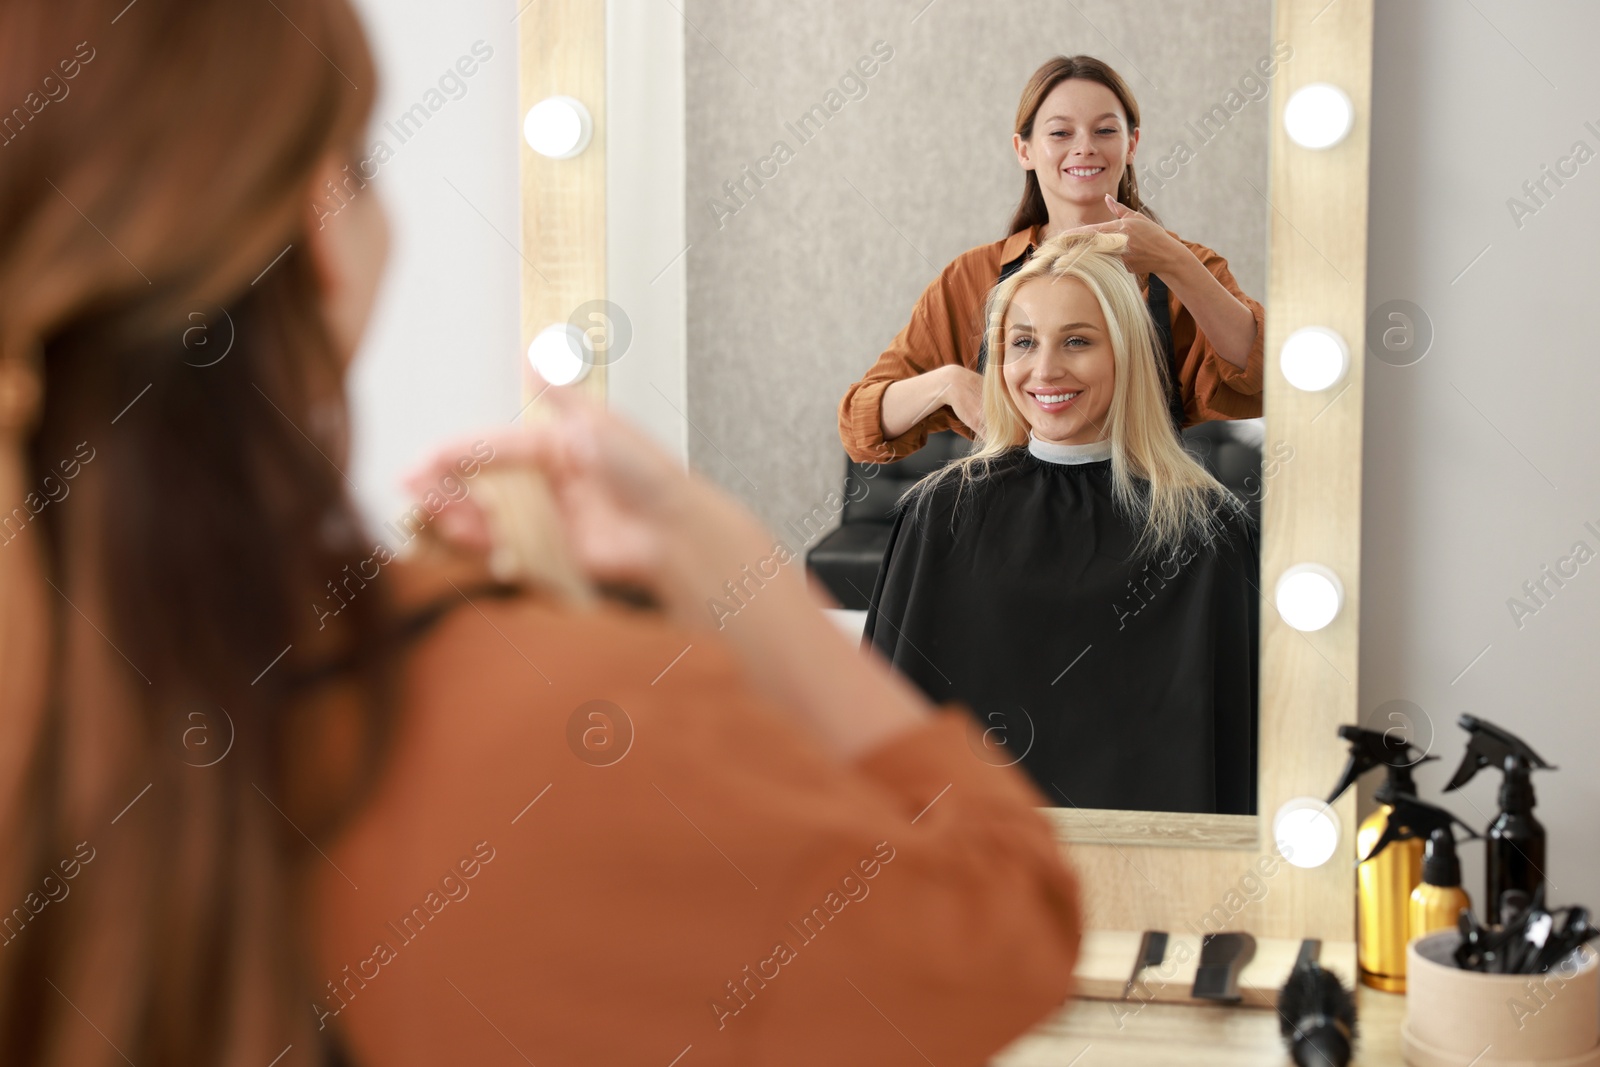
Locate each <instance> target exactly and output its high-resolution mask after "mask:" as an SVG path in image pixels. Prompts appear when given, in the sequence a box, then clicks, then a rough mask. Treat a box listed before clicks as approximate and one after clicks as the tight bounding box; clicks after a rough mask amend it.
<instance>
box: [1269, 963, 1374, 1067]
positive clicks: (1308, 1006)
mask: <svg viewBox="0 0 1600 1067" xmlns="http://www.w3.org/2000/svg"><path fill="white" fill-rule="evenodd" d="M1278 1016H1279V1018H1278V1028H1279V1029H1280V1030H1282V1031H1283V1039H1284V1041H1285V1042H1287V1043H1288V1045H1289V1055H1290V1056H1291V1057H1292V1058H1293V1059H1294V1062H1295V1063H1297V1064H1299V1065H1300V1067H1345V1065H1346V1064H1348V1063H1349V1062H1350V1055H1351V1050H1352V1048H1353V1047H1354V1045H1355V1040H1356V1005H1355V1000H1354V999H1352V998H1351V996H1350V991H1349V990H1347V989H1345V987H1344V985H1343V983H1341V982H1340V981H1339V978H1338V976H1337V975H1335V974H1334V973H1333V972H1332V971H1329V970H1326V969H1325V968H1323V967H1322V966H1321V965H1319V964H1318V963H1317V962H1316V960H1314V959H1308V958H1306V956H1305V954H1304V953H1302V955H1301V959H1300V962H1298V963H1297V964H1296V965H1295V968H1294V970H1293V971H1292V972H1291V973H1290V975H1289V980H1288V981H1287V982H1285V983H1284V984H1283V989H1282V990H1280V991H1279V993H1278Z"/></svg>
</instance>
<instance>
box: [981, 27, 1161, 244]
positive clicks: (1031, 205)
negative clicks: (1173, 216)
mask: <svg viewBox="0 0 1600 1067" xmlns="http://www.w3.org/2000/svg"><path fill="white" fill-rule="evenodd" d="M1072 78H1082V79H1084V80H1085V81H1092V82H1099V83H1100V84H1101V85H1104V86H1105V87H1106V88H1107V89H1110V90H1111V92H1112V93H1113V95H1115V96H1116V98H1117V102H1118V103H1119V104H1121V105H1122V111H1123V114H1125V115H1127V116H1128V128H1129V130H1130V131H1131V130H1137V129H1138V128H1139V102H1138V101H1137V100H1135V99H1134V98H1133V90H1131V89H1129V88H1128V83H1127V82H1125V81H1123V80H1122V75H1120V74H1118V73H1117V72H1116V71H1115V70H1112V69H1111V67H1110V66H1108V65H1107V64H1105V63H1103V62H1101V61H1100V60H1098V59H1096V58H1095V57H1094V56H1056V57H1054V58H1053V59H1050V60H1047V61H1046V62H1045V64H1044V65H1043V66H1041V67H1040V68H1039V69H1038V70H1036V71H1034V72H1033V76H1032V77H1031V78H1029V79H1028V84H1027V85H1026V86H1024V87H1023V90H1022V99H1021V100H1020V101H1018V103H1017V125H1016V132H1017V134H1018V135H1019V136H1021V137H1022V139H1023V140H1024V141H1026V140H1029V139H1031V138H1032V137H1033V120H1034V119H1035V118H1037V117H1038V115H1039V109H1040V108H1041V107H1043V106H1044V100H1045V97H1047V96H1049V95H1050V93H1051V92H1052V91H1053V90H1054V89H1055V87H1056V86H1058V85H1060V84H1061V83H1062V82H1064V81H1067V80H1069V79H1072ZM1117 200H1118V201H1120V202H1121V203H1123V204H1126V205H1127V206H1128V207H1130V208H1132V209H1133V210H1135V211H1138V212H1142V213H1143V214H1145V215H1148V216H1149V217H1150V218H1151V219H1153V220H1155V221H1156V222H1158V223H1159V222H1160V221H1161V219H1160V217H1159V216H1158V215H1157V214H1156V213H1155V211H1154V210H1152V209H1151V208H1150V207H1149V206H1148V205H1146V204H1145V202H1144V201H1143V200H1141V199H1139V179H1138V178H1137V177H1136V176H1135V175H1134V173H1133V168H1132V167H1131V166H1130V167H1126V168H1124V169H1123V171H1122V180H1121V181H1120V182H1118V183H1117ZM1049 221H1050V211H1049V209H1048V208H1046V207H1045V203H1044V193H1043V192H1041V191H1040V189H1039V175H1038V173H1037V172H1035V171H1031V170H1030V171H1024V172H1023V182H1022V200H1021V202H1019V203H1018V204H1017V210H1016V212H1015V213H1014V214H1012V216H1011V228H1010V229H1009V230H1007V231H1006V232H1007V233H1008V234H1012V233H1017V232H1018V231H1020V230H1026V229H1030V228H1032V227H1034V226H1042V225H1044V224H1045V223H1047V222H1049Z"/></svg>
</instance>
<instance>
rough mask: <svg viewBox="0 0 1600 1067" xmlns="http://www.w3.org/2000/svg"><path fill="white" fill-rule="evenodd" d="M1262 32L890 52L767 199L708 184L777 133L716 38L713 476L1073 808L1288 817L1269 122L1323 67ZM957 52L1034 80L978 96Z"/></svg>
mask: <svg viewBox="0 0 1600 1067" xmlns="http://www.w3.org/2000/svg"><path fill="white" fill-rule="evenodd" d="M811 6H816V5H811ZM953 6H955V7H958V8H959V5H953ZM1022 6H1024V7H1031V6H1032V5H1022ZM1154 6H1155V7H1163V9H1165V7H1171V8H1172V12H1173V13H1174V14H1175V15H1176V13H1177V12H1178V8H1177V7H1176V6H1175V5H1165V7H1164V6H1163V5H1159V4H1158V5H1154ZM1238 6H1239V7H1240V13H1241V22H1240V23H1235V24H1233V25H1234V27H1235V29H1236V28H1237V26H1239V25H1247V26H1253V27H1254V28H1255V29H1254V32H1253V34H1247V35H1245V38H1244V39H1243V40H1242V41H1241V40H1230V41H1229V42H1228V43H1227V45H1226V47H1223V48H1221V49H1220V50H1219V51H1218V52H1217V53H1214V54H1212V55H1210V56H1209V57H1207V56H1198V55H1197V56H1185V57H1183V58H1180V57H1178V55H1177V53H1176V51H1175V49H1177V47H1178V45H1177V42H1178V39H1179V37H1180V36H1181V35H1182V33H1183V32H1184V30H1183V27H1182V21H1181V18H1175V19H1174V20H1172V21H1164V20H1161V19H1156V18H1151V19H1149V20H1141V21H1140V22H1139V25H1138V27H1137V29H1136V28H1135V27H1134V26H1133V25H1131V24H1130V23H1129V22H1128V21H1127V17H1126V16H1125V15H1123V16H1119V15H1117V14H1116V13H1115V12H1113V11H1111V9H1109V8H1107V9H1106V10H1105V11H1104V12H1099V11H1096V12H1088V13H1086V12H1085V11H1078V12H1077V17H1076V19H1075V20H1074V21H1075V22H1076V25H1073V26H1072V27H1070V29H1069V30H1068V31H1067V32H1063V33H1059V34H1051V35H1048V36H1049V37H1050V38H1051V42H1050V43H1059V44H1061V45H1063V46H1071V45H1078V46H1080V47H1079V48H1077V49H1072V50H1069V48H1068V47H1063V48H1062V49H1061V54H1059V55H1053V56H1052V55H1051V54H1050V53H1049V52H1048V51H1044V50H1043V49H1041V48H1037V45H1036V43H1037V42H1038V41H1039V39H1040V36H1041V34H1040V33H1039V32H1038V28H1037V26H1035V27H1033V28H1031V29H1030V28H1028V27H1027V26H1025V25H1020V24H1017V23H1014V22H1013V21H1012V19H1013V18H1024V20H1025V13H1016V12H1012V13H1007V14H1005V15H996V16H995V17H994V18H991V19H989V20H987V22H986V24H985V25H984V26H983V27H982V29H978V28H976V27H975V26H974V24H973V22H972V21H971V20H970V17H964V16H970V15H971V14H972V13H970V12H963V11H960V10H958V11H956V12H951V13H947V16H946V17H945V19H944V20H943V22H942V23H941V21H940V19H939V17H938V16H939V12H938V9H937V8H936V9H934V10H933V11H929V12H927V14H926V15H925V16H923V17H919V19H918V20H917V21H916V22H915V23H914V24H913V26H912V28H911V30H910V31H909V33H910V36H909V38H908V39H907V40H906V41H904V42H903V43H901V44H899V45H896V44H894V43H892V42H890V41H888V40H887V39H883V38H880V39H877V40H875V41H874V40H872V39H868V40H867V42H866V44H865V46H864V47H863V48H861V49H860V51H861V52H862V62H860V63H858V64H856V65H855V66H853V67H852V68H851V70H852V71H853V75H852V77H850V78H849V79H847V80H848V81H849V82H850V84H849V86H846V87H845V88H846V92H845V93H844V94H843V95H842V96H841V99H840V101H839V105H840V106H839V107H838V108H833V109H831V110H830V109H829V107H828V101H827V97H826V96H824V98H823V104H822V105H820V109H819V110H818V114H819V115H820V116H822V118H814V119H813V123H812V124H811V125H806V124H804V123H802V125H801V126H800V127H798V129H800V130H801V132H804V133H806V134H808V135H810V136H809V137H808V142H807V143H812V142H815V147H813V148H812V149H810V151H809V156H810V158H809V159H806V160H802V158H801V152H802V151H805V149H804V147H803V146H801V148H800V150H799V151H791V152H790V153H788V156H789V158H787V159H783V160H781V163H782V166H781V168H780V167H779V163H777V162H775V163H772V164H771V166H770V167H769V168H768V169H767V170H762V171H759V172H758V173H759V174H763V175H764V174H768V173H769V172H770V173H771V174H772V175H773V177H771V178H770V179H769V180H768V181H766V182H765V183H764V184H762V185H761V186H760V187H759V188H757V187H756V186H755V185H753V184H752V183H749V182H746V183H744V184H743V186H742V188H743V189H744V190H745V191H746V193H747V194H748V195H746V196H745V197H744V198H743V199H742V200H740V199H739V198H738V197H737V195H734V196H733V197H732V198H730V196H729V192H730V191H729V189H727V188H723V189H720V190H719V189H717V187H716V186H715V185H712V184H710V183H709V182H707V181H702V180H699V179H705V178H709V176H710V175H712V174H715V173H717V168H718V166H719V165H722V164H723V160H724V157H726V156H727V155H728V154H729V152H730V151H733V152H738V151H744V152H745V154H747V155H748V152H749V149H748V147H745V148H742V149H736V148H732V146H733V145H734V144H740V145H748V144H760V140H761V136H762V134H761V132H760V131H761V129H762V128H763V127H764V126H770V124H771V121H770V119H766V120H763V119H762V118H759V117H757V116H758V113H759V109H758V108H752V107H751V106H750V95H749V94H743V95H742V97H741V102H739V103H732V102H729V101H728V100H727V99H726V98H722V99H717V98H714V97H712V96H709V95H706V94H707V91H708V90H709V89H711V88H713V87H715V86H717V85H720V84H721V83H723V82H724V81H726V80H727V79H728V78H729V77H730V76H732V75H730V68H734V67H736V65H737V63H738V62H739V61H738V59H733V60H730V59H728V58H727V57H726V56H721V55H719V54H718V51H717V50H716V49H715V48H710V47H708V46H706V45H705V44H704V43H702V45H700V46H697V44H696V42H695V40H694V37H693V35H691V37H690V39H689V42H688V48H687V75H688V77H687V85H688V93H689V99H688V112H687V116H686V118H687V128H688V139H689V144H688V159H689V189H690V199H691V212H690V238H691V242H690V251H689V254H688V259H687V262H688V271H689V274H688V277H689V285H688V292H689V335H688V340H689V352H690V353H691V354H692V355H691V360H690V367H689V371H690V380H689V393H688V395H689V402H690V417H691V422H692V423H693V425H694V426H695V428H696V430H697V431H698V437H699V438H700V440H699V441H694V440H692V441H691V446H690V457H691V462H693V463H695V465H696V466H699V467H701V468H702V469H704V470H705V471H707V472H708V473H710V474H711V475H712V476H713V477H715V478H717V479H718V480H720V481H721V482H722V483H723V484H724V485H725V486H726V487H728V488H729V489H731V490H733V491H734V492H736V493H739V494H740V495H741V496H743V497H744V498H745V499H746V501H747V502H748V503H750V504H751V505H752V506H753V507H755V508H756V509H757V510H758V511H760V512H762V513H763V515H764V517H765V518H767V520H768V521H769V523H771V524H772V525H773V526H774V528H776V529H779V530H780V531H787V532H789V533H792V534H795V535H797V536H802V537H804V539H805V541H806V547H807V549H808V552H807V566H808V569H809V571H810V572H811V574H812V576H813V579H814V580H815V581H817V582H818V583H819V584H821V585H823V586H824V587H825V588H827V589H828V591H829V592H830V593H832V595H833V596H834V598H835V599H837V600H838V601H839V603H840V604H841V606H842V607H843V608H846V609H850V610H852V611H855V612H857V613H858V614H857V615H856V616H854V617H852V619H851V620H850V622H849V623H847V625H853V626H858V627H859V628H860V632H861V634H862V636H863V640H864V642H865V643H866V644H868V645H870V647H872V648H874V649H876V650H877V651H878V652H879V653H880V654H882V655H884V656H885V657H886V658H887V659H888V660H889V662H891V663H892V664H893V665H894V667H895V668H896V669H897V670H898V671H900V672H901V673H902V674H904V675H905V676H906V677H907V678H908V679H909V680H911V681H912V682H913V683H915V684H916V685H917V686H918V687H919V688H921V689H922V690H923V691H925V692H926V693H927V694H928V695H929V696H930V697H931V698H932V699H934V700H937V701H941V702H955V703H959V704H961V705H963V706H965V707H966V708H968V709H969V710H970V711H971V713H972V714H973V715H974V717H975V718H976V720H977V721H978V722H979V724H980V725H981V727H982V744H981V751H979V752H978V755H979V758H982V759H985V760H987V761H989V762H993V763H996V764H1003V763H1007V764H1017V765H1019V766H1020V767H1021V768H1022V769H1024V770H1026V771H1027V772H1028V774H1029V775H1030V776H1031V777H1032V778H1033V780H1034V782H1035V783H1036V785H1037V786H1038V788H1039V790H1040V792H1041V794H1042V795H1043V796H1044V797H1045V798H1046V800H1047V801H1048V802H1049V803H1052V804H1056V805H1060V806H1075V807H1080V808H1111V809H1133V810H1149V811H1166V812H1201V813H1222V814H1253V813H1254V812H1255V796H1254V794H1255V780H1256V769H1257V767H1256V765H1257V755H1256V732H1257V731H1256V719H1257V716H1256V711H1257V677H1256V674H1257V672H1256V663H1257V633H1258V612H1259V603H1260V594H1259V588H1258V587H1259V584H1260V579H1259V529H1258V522H1259V514H1260V504H1261V499H1262V496H1263V488H1264V483H1263V481H1262V478H1263V472H1262V445H1263V437H1264V431H1263V424H1262V422H1261V420H1260V415H1261V390H1262V359H1263V352H1262V346H1263V336H1264V322H1265V318H1264V310H1263V308H1262V305H1261V303H1260V302H1259V299H1258V297H1259V294H1260V293H1261V292H1262V288H1263V281H1264V276H1265V244H1266V226H1267V217H1268V214H1269V213H1270V205H1269V204H1268V202H1267V200H1266V196H1265V190H1266V163H1267V159H1266V145H1267V129H1266V122H1267V115H1268V110H1267V104H1266V101H1265V98H1266V95H1267V93H1268V91H1269V84H1270V81H1271V78H1272V77H1273V75H1274V74H1275V73H1276V71H1277V69H1279V67H1280V65H1281V64H1282V63H1283V62H1286V61H1288V60H1289V59H1290V58H1292V57H1291V56H1289V55H1287V54H1286V50H1285V49H1282V48H1281V47H1280V48H1278V49H1274V47H1273V46H1272V44H1271V42H1270V22H1269V14H1268V10H1267V7H1266V5H1265V4H1262V3H1240V4H1239V5H1238ZM701 7H702V9H703V10H706V9H712V8H715V9H718V10H720V9H721V6H720V5H716V4H706V5H701ZM1101 16H1103V17H1101ZM1091 18H1094V19H1095V21H1094V22H1092V23H1091V22H1090V19H1091ZM1119 19H1120V20H1121V24H1120V25H1118V20H1119ZM844 21H846V22H849V21H851V18H850V17H846V18H845V19H844ZM1058 21H1059V20H1058ZM1163 27H1166V28H1165V29H1163ZM741 33H742V34H743V35H744V38H745V40H744V41H742V42H741V44H743V45H748V46H753V48H754V54H757V55H759V54H760V48H759V43H760V42H761V41H762V39H763V37H762V34H763V30H762V28H760V27H758V26H754V25H751V24H750V20H749V19H746V20H744V23H743V24H742V26H741ZM1169 34H1170V35H1171V36H1170V39H1164V38H1165V37H1166V36H1167V35H1169ZM1112 39H1115V40H1116V41H1117V45H1110V44H1109V42H1110V41H1111V40H1112ZM1019 41H1026V42H1029V49H1030V51H1029V56H1030V57H1031V60H1032V61H1031V62H1029V63H1027V64H1026V69H1022V68H1023V64H1022V59H1023V58H1024V57H1022V56H1020V55H1019V52H1020V51H1022V50H1020V49H1019V48H1018V46H1017V42H1019ZM1091 45H1092V46H1094V48H1093V50H1091V49H1090V48H1089V47H1087V46H1091ZM1191 45H1192V42H1191ZM944 50H948V53H949V54H951V55H954V54H957V53H958V52H959V54H961V55H962V56H963V57H966V58H965V60H964V61H967V62H969V63H970V58H971V56H972V55H973V54H977V55H984V54H987V51H988V50H1003V51H1004V54H1005V56H1006V61H1005V63H1004V64H997V67H999V66H1002V65H1003V66H1004V67H1005V68H1006V69H1009V70H1014V71H1019V72H1020V73H1019V74H1018V76H1016V77H1014V78H1012V79H1011V80H1010V83H1009V85H1006V86H997V85H995V84H993V83H994V82H995V81H996V79H995V78H993V77H992V76H986V77H984V78H983V79H979V80H981V81H983V82H984V84H983V85H982V86H981V87H980V86H977V85H975V84H974V80H972V79H967V80H961V79H957V80H956V81H952V79H951V76H950V71H949V69H948V68H947V67H946V66H945V65H943V64H941V63H940V61H939V60H940V55H941V52H942V51H944ZM1130 52H1131V53H1133V55H1136V56H1140V57H1143V59H1144V62H1143V63H1141V62H1137V61H1136V60H1135V59H1134V58H1133V56H1130V55H1129V54H1128V53H1130ZM746 54H751V51H750V49H749V48H742V49H741V51H740V53H739V55H746ZM1152 56H1164V57H1167V63H1166V65H1165V66H1161V67H1158V68H1155V69H1154V70H1151V69H1150V68H1147V67H1146V66H1145V64H1146V63H1149V62H1150V57H1152ZM1219 57H1220V58H1219ZM1234 63H1237V72H1236V71H1235V70H1234V69H1233V64H1234ZM813 67H815V68H816V69H827V68H825V67H819V66H817V64H816V63H815V62H814V61H813V62H810V63H807V62H778V63H775V64H774V65H773V66H772V67H771V68H764V69H763V70H762V71H761V74H762V77H763V79H765V80H769V81H771V80H774V79H776V80H777V81H784V80H785V79H787V78H790V77H798V75H799V74H800V72H801V71H802V70H803V69H811V68H813ZM1157 71H1158V72H1159V73H1158V74H1157V77H1156V78H1155V80H1152V79H1151V77H1150V76H1149V74H1150V73H1156V72H1157ZM737 73H738V72H737V70H734V71H733V74H737ZM752 84H754V83H752ZM840 84H841V85H843V84H844V82H842V81H841V82H840ZM852 89H853V90H855V91H849V90H852ZM790 95H792V94H791V90H790V87H789V86H787V85H785V86H784V87H782V88H777V89H774V90H773V91H772V96H773V97H774V98H778V97H787V96H790ZM835 95H840V94H835ZM1003 96H1004V97H1009V98H1010V99H1009V102H1007V103H1006V104H1005V105H1004V109H1003V110H1002V108H1001V106H1000V104H999V101H1000V99H1001V97H1003ZM802 99H803V97H802ZM1212 101H1215V106H1211V102H1212ZM852 109H853V111H852ZM941 109H942V110H943V113H942V114H938V115H937V116H936V113H937V112H939V111H940V110H941ZM778 110H779V112H780V113H784V114H786V113H788V111H787V109H786V108H784V107H782V106H780V107H779V108H778ZM936 117H937V121H935V119H936ZM823 119H825V121H826V124H824V122H823ZM782 129H783V130H784V132H791V131H794V130H795V129H797V127H795V126H794V125H793V124H792V123H785V124H784V125H783V127H782ZM930 141H941V142H948V143H949V145H948V147H929V146H928V142H930ZM975 146H981V149H979V150H975ZM784 154H785V153H783V152H781V151H780V150H779V146H778V145H774V146H773V150H772V153H771V155H770V157H768V158H771V159H774V160H776V159H778V157H779V156H781V155H784ZM811 160H814V161H815V162H814V163H811ZM795 163H802V166H795V165H794V164H795ZM805 164H810V168H809V169H804V165H805ZM758 167H759V164H758ZM774 168H778V169H774ZM752 173H757V172H752ZM975 176H977V177H981V179H982V180H981V181H978V180H975ZM724 184H725V185H729V184H731V183H724ZM738 188H741V187H735V188H734V193H735V194H736V193H737V189H738ZM1019 188H1020V193H1021V195H1020V197H1018V190H1019ZM697 190H707V191H711V192H714V193H716V192H720V193H721V194H723V195H721V196H716V195H713V196H709V197H707V200H706V205H707V210H705V211H703V212H699V213H697V212H696V211H695V210H693V208H694V200H695V196H696V192H697ZM824 190H827V192H828V193H830V194H832V195H833V197H834V200H833V202H832V204H831V210H829V209H828V207H826V206H825V205H824V204H823V203H822V202H821V198H822V196H823V191H824ZM839 190H842V193H840V192H839ZM935 201H941V202H942V206H944V207H946V208H947V209H948V210H950V211H951V212H953V215H952V216H950V217H947V218H939V217H934V216H930V215H928V214H926V211H927V209H928V208H929V207H930V206H931V205H932V204H933V203H934V202H935ZM1158 205H1159V206H1158ZM962 242H965V244H964V246H963V244H962ZM963 247H964V248H965V250H962V248H963ZM779 250H781V251H779ZM835 309H836V310H837V319H835V316H834V315H833V313H832V312H833V311H834V310H835ZM752 313H753V314H752ZM752 353H759V356H754V357H753V356H752ZM697 371H698V373H697ZM841 450H842V451H843V453H844V456H843V457H841V456H840V452H841ZM735 457H737V459H735ZM819 520H831V521H826V522H824V521H819Z"/></svg>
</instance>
